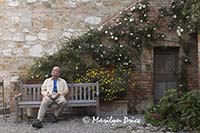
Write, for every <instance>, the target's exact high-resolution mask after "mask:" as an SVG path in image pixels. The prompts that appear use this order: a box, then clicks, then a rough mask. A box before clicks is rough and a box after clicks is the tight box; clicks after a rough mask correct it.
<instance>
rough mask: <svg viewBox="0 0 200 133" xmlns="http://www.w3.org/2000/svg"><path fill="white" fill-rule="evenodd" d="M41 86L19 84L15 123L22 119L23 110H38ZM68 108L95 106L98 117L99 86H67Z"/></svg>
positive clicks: (88, 84)
mask: <svg viewBox="0 0 200 133" xmlns="http://www.w3.org/2000/svg"><path fill="white" fill-rule="evenodd" d="M41 86H42V84H22V83H21V84H20V88H19V89H20V90H19V91H20V93H19V94H18V95H15V114H16V121H17V122H18V121H19V118H20V116H21V117H23V109H25V108H39V107H40V104H41V100H42V95H41ZM68 88H69V95H68V97H67V106H68V107H83V106H96V114H97V116H98V115H99V110H100V107H99V85H98V83H72V84H68Z"/></svg>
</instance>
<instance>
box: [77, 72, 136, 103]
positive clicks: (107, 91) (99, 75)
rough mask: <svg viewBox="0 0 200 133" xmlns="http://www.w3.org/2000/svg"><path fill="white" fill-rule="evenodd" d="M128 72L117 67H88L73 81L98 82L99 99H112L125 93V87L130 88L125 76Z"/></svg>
mask: <svg viewBox="0 0 200 133" xmlns="http://www.w3.org/2000/svg"><path fill="white" fill-rule="evenodd" d="M130 73H131V72H130V71H127V70H119V69H115V70H106V69H89V70H87V71H86V73H85V75H83V76H81V77H80V78H78V79H76V80H75V82H99V87H100V100H102V101H112V100H114V99H118V98H122V96H125V95H126V92H127V89H128V88H130V84H129V83H128V78H127V76H128V74H130ZM132 86H133V84H132ZM120 94H123V95H120Z"/></svg>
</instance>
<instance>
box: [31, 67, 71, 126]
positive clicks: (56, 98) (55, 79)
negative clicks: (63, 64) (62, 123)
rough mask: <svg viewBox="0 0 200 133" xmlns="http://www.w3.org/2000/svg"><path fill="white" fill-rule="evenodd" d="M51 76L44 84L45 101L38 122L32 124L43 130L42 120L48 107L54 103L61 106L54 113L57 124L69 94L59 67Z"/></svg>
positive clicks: (42, 90) (42, 89) (54, 68)
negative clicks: (66, 96)
mask: <svg viewBox="0 0 200 133" xmlns="http://www.w3.org/2000/svg"><path fill="white" fill-rule="evenodd" d="M51 75H52V77H51V78H47V79H46V80H45V81H44V83H43V84H42V88H41V93H42V95H43V99H42V103H41V105H40V108H39V111H38V116H37V120H35V121H34V122H33V123H32V127H35V128H42V120H43V118H44V115H45V113H46V111H47V109H48V106H49V105H51V104H52V103H56V104H58V105H59V108H58V109H57V110H56V111H55V112H54V119H55V122H56V120H57V117H58V115H59V113H60V112H61V110H62V109H63V107H64V106H65V105H66V103H67V101H66V99H65V95H66V94H67V93H68V92H69V90H68V86H67V83H66V81H65V80H64V79H62V78H59V76H60V68H59V67H58V66H55V67H53V69H52V72H51Z"/></svg>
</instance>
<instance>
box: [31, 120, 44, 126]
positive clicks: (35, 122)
mask: <svg viewBox="0 0 200 133" xmlns="http://www.w3.org/2000/svg"><path fill="white" fill-rule="evenodd" d="M32 127H34V128H42V127H43V126H42V122H41V121H40V120H38V119H36V120H34V121H33V123H32Z"/></svg>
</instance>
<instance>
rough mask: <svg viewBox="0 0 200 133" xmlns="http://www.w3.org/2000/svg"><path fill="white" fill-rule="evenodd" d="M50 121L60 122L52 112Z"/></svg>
mask: <svg viewBox="0 0 200 133" xmlns="http://www.w3.org/2000/svg"><path fill="white" fill-rule="evenodd" d="M50 122H51V123H56V122H58V119H57V117H56V116H55V115H54V114H51V115H50Z"/></svg>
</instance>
